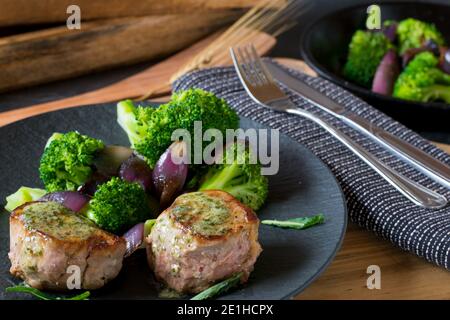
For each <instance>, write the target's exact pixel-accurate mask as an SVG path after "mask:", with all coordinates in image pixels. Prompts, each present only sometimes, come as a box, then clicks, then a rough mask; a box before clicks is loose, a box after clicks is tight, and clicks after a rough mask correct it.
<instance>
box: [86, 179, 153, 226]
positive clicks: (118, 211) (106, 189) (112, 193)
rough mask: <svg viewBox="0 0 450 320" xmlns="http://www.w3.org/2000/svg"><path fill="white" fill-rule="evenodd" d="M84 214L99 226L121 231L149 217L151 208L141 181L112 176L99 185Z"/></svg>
mask: <svg viewBox="0 0 450 320" xmlns="http://www.w3.org/2000/svg"><path fill="white" fill-rule="evenodd" d="M84 213H85V215H86V216H87V217H88V218H89V219H90V220H92V221H94V222H95V224H97V225H98V226H99V227H100V228H102V229H104V230H107V231H110V232H113V233H119V232H123V231H125V230H126V229H128V228H130V227H132V226H133V225H135V224H137V223H139V222H144V221H145V220H146V219H148V218H149V216H150V208H149V203H148V199H147V195H146V193H145V191H144V189H143V188H142V187H141V186H140V185H139V184H138V183H136V182H127V181H123V180H121V179H120V178H118V177H113V178H112V179H111V180H109V181H108V182H106V183H104V184H102V185H100V186H99V187H98V189H97V191H96V192H95V194H94V197H93V198H92V199H91V201H89V204H88V205H87V206H86V209H84Z"/></svg>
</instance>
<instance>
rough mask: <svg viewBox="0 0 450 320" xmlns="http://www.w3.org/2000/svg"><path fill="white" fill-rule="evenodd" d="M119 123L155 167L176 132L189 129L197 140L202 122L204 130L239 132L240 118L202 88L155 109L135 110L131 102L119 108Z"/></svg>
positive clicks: (136, 147) (179, 96) (183, 92)
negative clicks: (196, 132)
mask: <svg viewBox="0 0 450 320" xmlns="http://www.w3.org/2000/svg"><path fill="white" fill-rule="evenodd" d="M117 115H118V118H117V121H118V123H119V124H120V125H121V126H122V128H123V129H124V130H125V132H126V133H127V135H128V138H129V140H130V142H131V145H132V147H133V148H134V149H136V151H137V152H139V153H140V154H141V155H143V156H144V157H145V158H146V159H147V162H148V164H149V165H150V167H152V168H153V167H154V165H155V163H156V161H157V160H158V159H159V157H160V156H161V154H163V152H164V151H165V150H166V149H167V148H168V147H169V146H170V144H171V143H172V139H171V137H172V133H173V131H174V130H175V129H187V130H188V131H189V132H190V134H191V137H194V122H195V121H201V122H202V130H203V131H205V130H207V129H210V128H216V129H218V130H220V131H221V132H222V133H223V134H225V129H236V128H237V127H238V124H239V117H238V115H237V114H236V112H235V111H233V109H231V108H230V106H229V105H228V104H227V103H226V102H225V100H223V99H219V98H217V97H216V96H215V95H214V94H213V93H210V92H206V91H204V90H201V89H189V90H186V91H180V92H177V93H174V94H173V96H172V99H171V100H170V102H168V103H167V104H163V105H161V106H159V107H158V108H156V109H153V108H145V107H141V106H138V107H135V106H134V105H133V103H132V102H131V101H129V100H127V101H122V102H119V104H118V105H117Z"/></svg>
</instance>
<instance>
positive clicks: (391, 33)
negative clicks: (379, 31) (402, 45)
mask: <svg viewBox="0 0 450 320" xmlns="http://www.w3.org/2000/svg"><path fill="white" fill-rule="evenodd" d="M397 27H398V24H397V23H396V22H393V23H391V24H390V25H388V26H385V27H383V34H384V35H385V36H386V38H388V39H389V41H391V42H392V43H394V42H395V39H396V37H397Z"/></svg>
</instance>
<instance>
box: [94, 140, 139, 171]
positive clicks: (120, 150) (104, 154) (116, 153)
mask: <svg viewBox="0 0 450 320" xmlns="http://www.w3.org/2000/svg"><path fill="white" fill-rule="evenodd" d="M132 153H133V150H132V149H131V148H127V147H123V146H114V145H111V146H106V147H105V148H103V149H102V150H101V151H99V152H98V153H97V154H96V156H95V159H94V166H95V167H96V168H97V172H98V173H100V174H102V175H104V176H116V175H117V173H118V171H119V168H120V165H121V164H122V163H123V162H124V161H125V160H127V159H128V158H129V157H130V156H131V154H132Z"/></svg>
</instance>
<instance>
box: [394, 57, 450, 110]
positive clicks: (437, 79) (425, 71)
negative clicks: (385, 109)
mask: <svg viewBox="0 0 450 320" xmlns="http://www.w3.org/2000/svg"><path fill="white" fill-rule="evenodd" d="M438 63H439V60H438V58H436V57H435V56H434V55H433V54H432V53H431V52H422V53H420V54H418V55H417V56H416V57H415V58H414V59H413V60H412V61H411V62H410V63H409V64H408V65H407V66H406V68H405V70H404V71H403V72H402V73H401V74H400V76H399V77H398V79H397V81H396V83H395V87H394V94H393V95H394V97H397V98H401V99H406V100H413V101H419V102H428V101H436V100H443V101H445V102H447V103H450V75H448V74H446V73H444V72H443V71H441V70H440V69H438V67H437V65H438Z"/></svg>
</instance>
